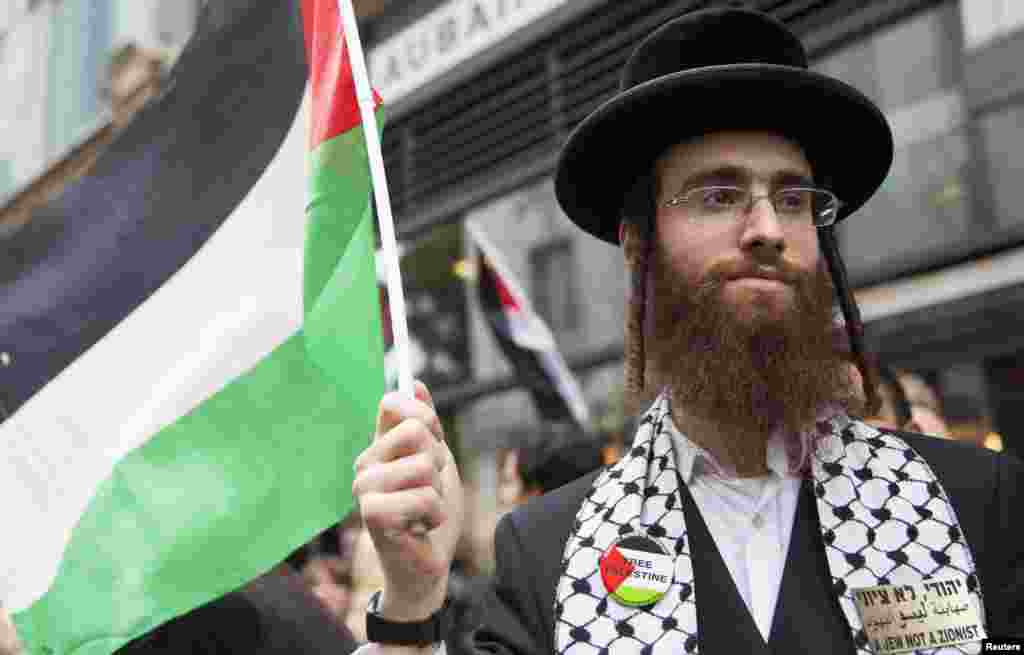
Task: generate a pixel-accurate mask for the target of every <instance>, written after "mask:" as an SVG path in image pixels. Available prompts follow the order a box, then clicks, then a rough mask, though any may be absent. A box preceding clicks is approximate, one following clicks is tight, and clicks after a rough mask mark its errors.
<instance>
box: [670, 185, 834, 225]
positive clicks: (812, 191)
mask: <svg viewBox="0 0 1024 655" xmlns="http://www.w3.org/2000/svg"><path fill="white" fill-rule="evenodd" d="M762 198H768V199H769V200H771V203H772V207H773V208H774V209H775V214H776V215H777V216H778V217H779V218H780V219H781V220H783V221H786V222H788V223H800V222H801V221H804V220H806V221H809V222H810V223H812V224H814V226H815V227H825V226H827V225H832V224H833V223H835V222H836V217H837V215H838V214H839V208H840V207H841V206H842V202H841V201H840V200H839V198H837V197H836V196H835V194H834V193H832V192H831V191H828V190H826V189H817V188H814V187H784V188H782V189H778V190H777V191H773V192H772V193H769V194H764V195H759V196H755V195H754V193H753V191H751V190H750V189H744V188H742V187H736V186H701V187H695V188H692V189H689V190H687V191H684V192H682V193H680V194H678V195H676V196H673V197H672V198H670V199H669V200H667V201H666V202H665V204H664V206H665V207H685V208H686V209H687V210H689V212H690V216H691V217H693V218H694V220H698V221H709V222H711V221H719V220H732V219H736V218H739V216H740V215H741V214H743V213H746V212H749V211H750V210H751V209H752V208H753V207H754V203H755V202H757V201H758V200H761V199H762Z"/></svg>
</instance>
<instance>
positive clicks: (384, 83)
mask: <svg viewBox="0 0 1024 655" xmlns="http://www.w3.org/2000/svg"><path fill="white" fill-rule="evenodd" d="M567 2H568V0H449V2H447V3H445V4H443V5H442V6H440V7H438V8H437V9H435V10H434V11H432V12H431V13H429V14H427V16H426V17H425V18H423V19H422V20H420V21H417V22H416V23H414V24H413V25H410V26H409V27H408V28H406V29H405V30H403V31H401V32H399V33H398V34H396V35H395V36H393V37H391V38H390V39H388V40H386V41H384V42H382V43H380V44H379V45H378V46H376V47H375V48H374V49H373V50H371V51H370V53H369V56H368V65H369V69H370V78H371V80H372V82H373V85H374V86H375V87H376V88H377V90H378V91H380V94H381V95H382V96H383V97H384V101H385V102H386V103H394V102H396V101H397V100H399V99H401V98H402V97H404V96H406V95H408V94H409V93H411V92H412V91H414V90H416V89H418V88H420V87H421V86H423V85H425V84H426V83H428V82H430V81H431V80H434V79H436V78H437V77H439V76H441V75H443V74H444V73H446V72H448V71H449V70H451V69H452V68H454V67H455V66H456V65H458V64H460V63H462V62H464V61H466V60H467V59H469V58H470V57H472V56H474V55H477V54H479V53H481V52H483V51H484V50H485V49H487V48H488V47H490V46H493V45H494V44H496V43H498V42H499V41H501V40H502V39H504V38H505V37H507V36H508V35H510V34H512V33H513V32H515V31H516V30H519V29H522V28H523V27H525V26H527V25H529V24H531V23H533V22H534V21H536V20H537V19H539V18H541V17H543V16H545V15H546V14H549V13H550V12H551V11H553V10H554V9H556V8H558V7H560V6H561V5H564V4H567Z"/></svg>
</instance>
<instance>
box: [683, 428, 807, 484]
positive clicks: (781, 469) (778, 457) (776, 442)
mask: <svg viewBox="0 0 1024 655" xmlns="http://www.w3.org/2000/svg"><path fill="white" fill-rule="evenodd" d="M665 418H666V421H665V423H664V424H663V425H665V426H667V429H668V432H669V436H670V437H671V438H672V444H673V446H674V447H675V451H676V466H677V467H678V469H679V475H680V476H682V478H683V482H685V483H686V484H690V483H691V482H692V481H693V480H694V478H696V477H697V476H700V475H709V474H710V475H716V476H719V477H726V478H728V477H732V476H731V475H730V474H729V473H728V469H727V468H726V467H724V466H723V465H722V464H721V463H720V462H719V461H718V460H717V459H715V456H714V455H712V454H711V453H710V452H708V451H707V450H706V449H704V448H702V447H701V446H698V445H697V444H696V443H694V442H693V441H691V440H690V438H689V437H687V436H686V435H685V434H683V433H682V432H681V431H680V430H679V428H678V427H676V424H675V421H673V420H672V417H671V416H666V417H665ZM765 456H766V462H765V464H766V465H767V467H768V471H769V472H771V473H774V474H775V475H777V476H779V477H788V476H790V475H792V473H791V472H790V470H789V456H788V454H787V452H786V445H785V441H784V439H783V435H782V433H781V432H778V431H777V432H774V433H772V435H771V437H770V438H769V439H768V445H767V448H766V453H765Z"/></svg>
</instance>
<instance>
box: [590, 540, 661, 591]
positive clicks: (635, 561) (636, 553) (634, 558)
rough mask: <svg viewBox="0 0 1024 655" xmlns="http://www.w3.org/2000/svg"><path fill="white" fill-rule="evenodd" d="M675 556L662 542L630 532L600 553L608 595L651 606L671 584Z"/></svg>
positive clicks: (602, 577) (603, 580)
mask: <svg viewBox="0 0 1024 655" xmlns="http://www.w3.org/2000/svg"><path fill="white" fill-rule="evenodd" d="M674 569H675V565H674V560H673V559H672V557H671V556H670V555H669V554H668V551H666V550H665V549H664V548H663V547H662V546H661V544H659V543H658V542H657V541H655V540H654V539H651V538H649V537H641V536H638V535H633V536H630V537H626V538H625V539H621V540H620V541H618V542H617V543H616V544H615V545H614V546H612V547H611V548H609V549H608V551H607V552H606V553H605V554H604V555H602V556H601V580H602V582H604V587H605V589H607V590H608V593H609V594H610V595H611V597H612V598H613V599H614V600H615V601H616V602H618V603H619V604H620V605H625V606H627V607H650V606H652V605H654V604H655V603H657V602H658V601H659V600H661V599H662V597H663V596H664V595H665V594H666V593H667V592H668V588H669V587H670V586H671V585H672V578H673V573H674Z"/></svg>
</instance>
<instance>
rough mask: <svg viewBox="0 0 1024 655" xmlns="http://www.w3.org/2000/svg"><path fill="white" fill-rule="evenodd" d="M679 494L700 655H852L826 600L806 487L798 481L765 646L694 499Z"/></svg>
mask: <svg viewBox="0 0 1024 655" xmlns="http://www.w3.org/2000/svg"><path fill="white" fill-rule="evenodd" d="M679 490H680V495H681V496H682V505H683V513H684V516H685V517H686V526H687V530H688V533H689V539H690V554H691V557H692V558H693V575H694V579H693V583H694V587H695V588H696V592H697V625H698V626H700V628H699V629H700V643H699V647H700V652H701V653H706V654H707V655H718V654H719V653H737V654H746V653H750V654H752V655H791V654H793V653H829V654H842V653H849V654H850V655H853V654H854V653H855V652H856V650H855V648H854V645H853V637H852V635H851V634H850V628H849V626H848V625H847V622H846V618H845V617H844V616H843V614H842V610H840V609H839V604H838V603H837V602H836V597H835V595H834V594H833V593H832V576H831V574H830V573H829V570H828V561H827V559H826V557H825V547H824V544H823V543H822V540H821V532H820V528H819V527H818V526H819V524H818V508H817V503H816V502H815V499H814V495H813V493H812V491H811V484H810V482H809V481H804V483H803V484H802V485H801V488H800V500H799V501H798V503H797V508H796V517H795V518H794V521H793V535H792V537H791V538H790V541H789V552H788V553H787V555H786V566H785V569H784V570H783V573H782V584H781V585H780V587H779V599H778V602H777V603H776V606H775V616H774V618H773V620H772V630H771V635H770V639H769V640H768V643H765V641H764V638H763V637H762V636H761V632H760V631H759V630H758V629H757V624H756V623H754V618H753V617H752V616H751V615H750V611H749V610H748V609H747V605H746V603H744V602H743V598H742V597H741V596H740V593H739V591H738V590H737V589H736V584H735V582H733V579H732V574H731V573H729V568H728V567H727V566H726V565H725V561H724V560H722V555H721V553H719V552H718V547H717V546H716V545H715V541H714V539H713V538H712V536H711V533H710V532H709V531H708V527H707V524H706V523H704V518H703V517H702V516H701V515H700V511H699V510H698V509H697V504H696V503H695V502H694V500H693V496H691V495H690V491H689V489H687V487H686V485H685V484H682V482H681V481H680V485H679ZM808 554H809V556H808Z"/></svg>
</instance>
